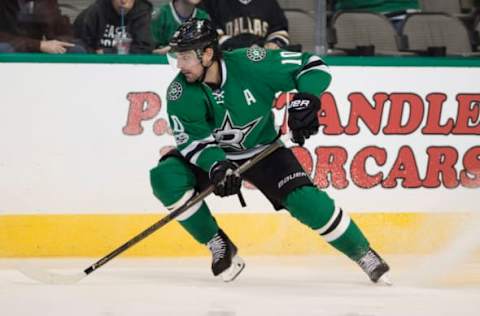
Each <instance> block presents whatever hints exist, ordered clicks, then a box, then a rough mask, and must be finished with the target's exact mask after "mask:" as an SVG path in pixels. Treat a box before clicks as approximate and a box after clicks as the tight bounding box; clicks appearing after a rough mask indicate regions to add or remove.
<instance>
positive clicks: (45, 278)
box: [18, 140, 282, 284]
mask: <svg viewBox="0 0 480 316" xmlns="http://www.w3.org/2000/svg"><path fill="white" fill-rule="evenodd" d="M281 146H282V143H281V142H280V141H278V140H276V141H275V142H273V143H272V144H271V145H269V146H268V147H267V148H266V149H265V150H263V151H262V152H261V153H260V154H258V155H257V156H255V157H253V158H252V159H250V160H247V161H246V162H245V163H244V164H242V165H241V166H240V167H238V169H237V170H236V171H235V173H238V174H239V175H240V174H243V173H244V172H246V171H247V170H249V169H250V168H251V167H253V166H254V165H255V164H256V163H258V162H259V161H261V160H262V159H264V158H265V157H267V156H268V155H270V154H271V153H273V152H274V151H275V150H277V149H278V148H280V147H281ZM213 190H214V186H213V185H210V186H209V187H207V188H206V189H205V190H204V191H202V192H200V194H198V195H197V196H195V197H194V198H193V199H191V200H190V201H188V202H187V203H185V204H184V205H182V206H180V207H179V208H177V209H175V210H173V211H172V212H170V213H169V214H168V215H166V216H165V217H163V218H161V219H160V220H158V221H157V222H156V223H154V224H153V225H152V226H150V227H148V228H147V229H145V230H144V231H142V232H141V233H139V234H138V235H136V236H135V237H133V238H132V239H130V240H129V241H127V242H126V243H124V244H123V245H121V246H120V247H118V248H117V249H115V250H113V251H112V252H110V253H109V254H108V255H106V256H105V257H103V258H101V259H100V260H98V261H97V262H95V263H94V264H92V265H91V266H89V267H88V268H86V269H85V270H83V272H79V273H76V274H71V275H63V274H57V273H54V272H50V271H47V270H41V269H38V268H37V269H35V268H33V267H31V266H22V267H19V268H18V270H19V271H20V272H22V273H23V274H24V275H26V276H27V277H29V278H31V279H33V280H36V281H39V282H41V283H47V284H74V283H77V282H79V281H80V280H82V279H83V278H84V277H86V276H87V275H89V274H90V273H92V272H93V271H95V270H97V269H98V268H100V267H101V266H103V265H104V264H106V263H107V262H109V261H110V260H112V259H113V258H115V257H116V256H118V255H119V254H121V253H123V252H124V251H125V250H127V249H129V248H130V247H132V246H133V245H135V244H137V243H138V242H140V241H142V240H143V239H145V238H146V237H148V236H150V235H151V234H152V233H154V232H155V231H157V230H158V229H159V228H161V227H163V226H165V225H166V224H168V223H169V222H171V221H172V220H173V219H175V218H176V217H177V216H179V215H180V214H182V213H184V212H185V211H187V210H188V209H189V208H190V207H192V206H193V205H195V204H197V203H199V202H201V201H203V200H204V199H205V198H206V197H207V196H208V195H210V193H212V192H213Z"/></svg>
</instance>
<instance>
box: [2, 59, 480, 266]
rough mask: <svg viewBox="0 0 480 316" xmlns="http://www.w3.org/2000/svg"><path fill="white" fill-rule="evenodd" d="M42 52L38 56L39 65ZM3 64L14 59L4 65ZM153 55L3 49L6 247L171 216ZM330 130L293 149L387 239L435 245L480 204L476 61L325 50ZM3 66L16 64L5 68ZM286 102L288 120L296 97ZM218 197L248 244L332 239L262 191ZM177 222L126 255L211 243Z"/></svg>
mask: <svg viewBox="0 0 480 316" xmlns="http://www.w3.org/2000/svg"><path fill="white" fill-rule="evenodd" d="M32 58H35V61H36V62H35V63H31V62H28V61H31V60H32ZM2 61H3V62H2ZM163 62H164V60H163V59H161V58H160V59H159V58H158V57H155V56H149V57H136V56H123V57H120V58H117V56H115V57H108V56H107V57H103V56H93V58H92V56H32V55H29V56H27V57H25V56H19V55H4V56H2V57H1V59H0V73H1V74H2V76H0V86H2V87H5V89H2V92H1V96H0V98H1V104H2V106H1V107H0V135H2V136H1V138H0V148H1V150H2V154H1V155H0V175H1V176H0V188H1V197H0V257H17V256H20V257H29V256H33V257H37V256H38V257H43V256H47V257H48V256H96V257H98V256H102V255H104V254H105V253H106V252H108V251H109V250H112V249H114V248H116V247H117V246H119V245H120V244H121V243H123V242H125V241H127V240H128V239H129V238H131V237H133V236H134V235H136V234H137V233H139V232H140V231H142V230H143V229H145V228H146V227H148V226H149V225H151V224H152V223H154V222H155V221H156V220H158V219H159V218H160V217H161V216H163V215H165V210H164V208H163V207H162V206H161V205H160V204H159V202H158V201H157V200H156V199H155V198H154V197H153V195H152V194H151V189H150V186H149V177H148V170H149V169H150V168H152V167H153V166H155V164H156V163H157V161H158V159H159V157H160V155H161V153H162V152H163V151H165V150H166V149H167V148H168V147H169V146H171V145H173V139H172V137H171V136H170V135H169V131H168V128H167V125H168V124H167V121H166V115H165V90H166V87H167V86H168V84H169V82H170V81H171V79H172V78H173V76H174V75H175V72H174V70H173V69H172V68H171V67H170V66H168V65H165V64H163ZM327 62H328V63H329V64H330V65H332V66H331V72H332V75H333V81H332V85H331V86H330V88H329V90H328V91H327V93H325V94H324V95H322V97H321V99H322V111H323V113H322V116H321V117H320V118H319V119H320V122H321V123H322V125H323V127H322V130H321V133H319V135H317V136H315V137H313V138H311V139H310V140H309V141H308V142H307V145H306V147H305V148H299V147H294V146H293V144H291V143H290V142H289V141H288V140H286V145H287V146H289V147H293V148H294V152H295V154H296V155H297V156H298V157H299V159H300V161H301V162H302V164H303V165H304V167H305V168H306V170H307V171H308V172H309V173H310V175H311V177H312V180H313V181H314V183H315V184H316V185H317V186H319V187H320V188H321V189H324V190H326V191H327V192H328V193H329V195H331V196H332V197H333V198H334V199H335V201H336V203H337V205H339V206H341V207H342V208H343V209H344V210H345V211H348V212H349V213H350V214H351V215H352V217H353V218H354V219H355V220H356V221H357V222H358V224H359V226H361V228H362V229H363V230H364V231H365V233H366V235H367V237H368V238H369V239H370V241H371V242H372V244H374V245H375V246H376V247H377V248H378V249H381V250H382V251H385V252H388V253H428V252H431V251H434V250H435V249H438V247H440V246H441V245H442V244H443V243H444V242H445V241H447V240H449V239H451V238H452V237H454V236H455V235H456V234H458V233H459V232H461V231H462V230H463V228H464V227H465V225H468V224H469V223H470V222H471V219H472V218H473V217H472V216H473V215H472V214H478V213H479V212H480V209H479V206H478V205H479V204H478V187H479V186H480V146H479V141H478V139H479V138H478V136H479V134H480V119H479V118H480V89H479V88H478V80H477V78H479V77H480V68H479V67H480V62H479V61H475V60H473V61H472V60H466V59H444V60H441V61H439V60H437V59H428V58H426V59H417V58H413V59H408V58H407V59H389V58H386V59H383V58H372V59H368V58H363V59H355V58H353V59H352V58H329V59H328V60H327ZM4 74H5V75H4ZM289 97H290V95H280V96H279V99H278V100H277V102H276V103H275V104H274V107H275V110H274V111H275V114H276V122H277V124H278V125H279V126H284V116H283V115H284V108H285V107H284V105H285V102H284V101H285V100H286V99H288V98H289ZM244 195H245V198H246V200H247V203H248V206H247V208H241V207H240V205H239V203H238V201H237V200H236V199H235V198H228V199H218V198H214V197H212V198H209V199H208V202H209V205H210V206H211V209H212V210H213V212H214V213H215V215H216V218H217V219H218V221H219V222H220V223H221V225H222V227H224V229H225V230H227V231H228V232H229V234H231V235H232V237H233V238H234V240H235V241H236V242H237V243H238V244H239V246H240V247H241V251H242V252H244V253H246V254H255V255H257V254H259V255H264V254H265V255H267V254H274V255H278V254H317V253H328V252H329V251H331V249H330V248H329V247H328V245H326V243H325V242H324V241H322V240H321V239H320V238H319V237H318V236H316V235H315V234H314V232H312V231H309V230H308V229H307V228H305V227H303V226H302V225H300V224H298V223H297V222H296V221H295V220H293V219H291V218H290V217H289V216H288V214H287V213H286V212H285V211H283V212H279V213H276V212H275V211H273V209H272V208H271V206H270V205H269V203H268V201H267V200H266V199H265V198H263V197H262V196H261V195H260V194H259V192H258V191H256V190H252V189H251V188H249V187H246V188H245V189H244ZM205 254H206V251H205V249H204V248H203V247H200V246H198V245H197V244H195V243H194V242H193V241H192V240H191V239H190V238H189V237H188V236H187V235H186V234H185V232H184V231H182V229H181V228H180V226H179V225H178V224H177V223H171V224H169V225H168V226H166V227H164V228H162V229H161V230H159V231H158V232H156V233H155V234H154V235H152V236H151V237H149V238H148V239H147V240H145V241H143V242H142V243H141V244H139V245H137V246H136V247H134V248H132V249H131V250H129V251H128V252H127V253H126V254H125V255H127V256H190V255H205Z"/></svg>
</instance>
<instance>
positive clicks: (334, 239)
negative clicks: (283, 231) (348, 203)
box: [284, 186, 369, 261]
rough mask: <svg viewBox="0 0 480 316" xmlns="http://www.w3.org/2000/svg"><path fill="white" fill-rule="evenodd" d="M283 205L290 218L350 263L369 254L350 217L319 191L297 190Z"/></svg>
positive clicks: (360, 234) (365, 242) (306, 188)
mask: <svg viewBox="0 0 480 316" xmlns="http://www.w3.org/2000/svg"><path fill="white" fill-rule="evenodd" d="M284 205H285V207H286V208H287V210H288V211H289V212H290V214H291V215H292V216H293V217H295V218H296V219H297V220H299V221H300V222H301V223H303V224H305V225H307V226H308V227H310V228H311V229H313V230H315V231H316V232H318V233H319V234H320V235H321V236H322V237H323V238H324V239H325V240H326V241H327V242H328V243H330V245H332V246H333V247H335V248H336V249H337V250H339V251H341V252H342V253H344V254H345V255H347V256H348V257H349V258H351V259H352V260H355V261H357V260H358V259H359V258H360V257H361V256H363V255H364V254H365V253H366V251H367V250H368V248H369V243H368V241H367V239H366V238H365V236H364V235H363V233H362V232H361V231H360V229H359V228H358V226H357V225H356V224H355V223H354V222H353V220H352V219H351V218H350V216H349V215H348V214H347V213H346V212H344V211H342V209H340V208H338V207H335V203H334V201H333V200H332V199H331V198H330V197H329V196H328V195H327V193H325V192H323V191H320V190H319V189H318V188H316V187H313V186H304V187H301V188H298V189H296V190H294V191H293V192H291V193H290V194H289V195H288V196H287V197H286V199H285V201H284Z"/></svg>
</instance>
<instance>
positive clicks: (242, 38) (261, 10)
mask: <svg viewBox="0 0 480 316" xmlns="http://www.w3.org/2000/svg"><path fill="white" fill-rule="evenodd" d="M203 5H204V7H205V10H206V11H207V13H208V14H209V15H210V18H211V19H212V21H213V23H214V24H215V27H216V28H217V32H218V33H219V35H220V40H219V43H220V45H221V48H222V49H234V48H240V47H249V46H252V45H257V46H262V47H265V48H269V49H278V48H284V47H286V46H287V45H289V43H290V41H289V37H288V21H287V18H286V17H285V13H284V12H283V10H282V9H281V8H280V6H279V4H278V2H277V0H204V1H203Z"/></svg>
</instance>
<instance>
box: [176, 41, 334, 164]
mask: <svg viewBox="0 0 480 316" xmlns="http://www.w3.org/2000/svg"><path fill="white" fill-rule="evenodd" d="M220 64H221V73H222V83H221V85H220V87H219V88H218V89H215V90H212V89H211V88H210V87H209V86H208V85H206V84H205V83H200V82H194V83H188V82H187V81H186V79H185V77H184V75H183V74H182V73H179V74H178V75H177V77H176V78H175V79H174V80H173V82H172V83H171V84H170V86H169V88H168V90H167V113H168V116H169V121H170V126H171V128H172V130H173V133H174V137H175V141H176V143H177V148H178V150H179V151H180V152H181V153H182V155H183V156H184V157H185V158H186V159H187V160H189V161H190V162H191V163H193V164H195V165H197V166H199V167H201V168H202V169H203V170H205V171H207V172H208V171H209V170H210V167H211V166H212V165H213V164H214V163H215V162H216V161H219V160H223V159H226V158H228V159H231V160H240V159H247V158H250V157H252V156H253V155H255V154H257V153H259V152H261V151H262V150H263V149H264V148H265V147H266V146H268V144H269V143H271V142H272V141H273V140H274V139H275V137H276V136H277V130H276V128H275V125H274V116H273V112H272V102H273V100H274V98H275V94H276V93H277V92H279V91H291V90H294V89H296V90H298V91H300V92H308V93H311V94H313V95H316V96H319V95H320V94H321V93H322V92H324V91H325V90H326V89H327V87H328V85H329V84H330V80H331V77H330V74H329V72H328V67H327V66H326V65H325V63H324V62H323V61H322V59H321V58H320V57H318V56H316V55H314V54H312V53H299V52H290V51H283V50H265V49H263V48H259V47H253V48H246V49H238V50H234V51H231V52H225V53H224V56H223V58H222V60H221V62H220Z"/></svg>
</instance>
